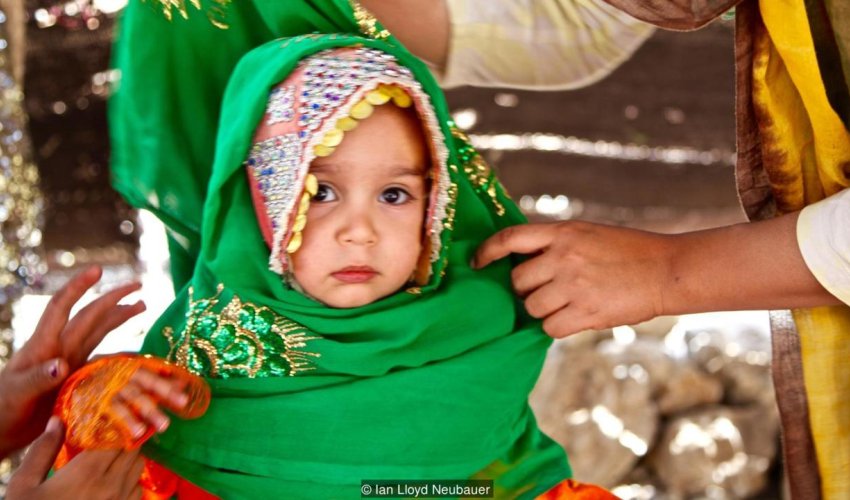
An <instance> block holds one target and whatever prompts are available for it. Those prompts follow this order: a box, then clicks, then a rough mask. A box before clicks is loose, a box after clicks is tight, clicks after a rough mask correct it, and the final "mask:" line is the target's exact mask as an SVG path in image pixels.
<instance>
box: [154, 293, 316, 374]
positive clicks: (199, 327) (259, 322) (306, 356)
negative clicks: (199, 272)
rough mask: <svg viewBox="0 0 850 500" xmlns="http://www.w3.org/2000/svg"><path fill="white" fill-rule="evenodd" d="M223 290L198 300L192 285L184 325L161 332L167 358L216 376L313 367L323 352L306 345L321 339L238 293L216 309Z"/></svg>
mask: <svg viewBox="0 0 850 500" xmlns="http://www.w3.org/2000/svg"><path fill="white" fill-rule="evenodd" d="M223 289H224V287H223V286H222V285H219V286H218V289H217V292H216V294H215V296H213V297H212V298H208V299H198V300H195V298H194V291H193V289H192V288H189V310H188V311H187V313H186V327H185V329H184V330H183V331H182V332H181V333H180V334H179V335H175V334H174V329H173V328H171V327H165V328H163V330H162V334H163V336H165V338H166V340H167V341H168V346H169V351H168V356H167V359H168V360H169V361H172V362H174V363H177V364H178V365H180V366H182V367H184V368H186V369H188V370H189V371H191V372H192V373H195V374H198V375H203V376H207V377H212V378H238V377H248V378H259V377H280V376H293V375H297V374H299V373H302V372H305V371H309V370H312V369H315V366H313V362H314V360H315V358H318V357H320V356H321V355H320V354H319V353H315V352H308V351H305V350H303V349H304V348H305V347H307V345H308V344H309V343H310V341H312V340H315V339H317V338H319V337H316V336H312V334H311V332H310V331H309V330H307V329H306V328H305V327H304V326H302V325H300V324H298V323H296V322H294V321H292V320H290V319H288V318H285V317H283V316H281V315H279V314H277V313H275V312H274V311H272V310H271V309H269V308H267V307H261V306H257V305H254V304H251V303H250V302H243V301H242V300H241V299H240V298H239V297H237V296H236V295H234V296H233V298H232V299H231V300H230V302H229V303H228V304H227V305H226V306H225V307H224V308H223V309H222V310H221V311H220V312H215V311H214V309H215V308H216V307H217V306H218V304H219V301H220V296H221V293H222V290H223Z"/></svg>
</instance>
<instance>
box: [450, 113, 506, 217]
mask: <svg viewBox="0 0 850 500" xmlns="http://www.w3.org/2000/svg"><path fill="white" fill-rule="evenodd" d="M451 130H452V137H454V138H455V141H457V143H458V155H460V163H461V167H462V168H463V172H464V173H465V174H466V176H467V177H469V180H470V182H472V186H473V187H474V188H475V190H476V191H477V192H479V193H481V194H483V195H485V196H488V197H489V198H490V201H491V202H492V203H493V206H494V207H495V208H496V213H497V214H499V215H505V207H504V206H503V205H502V203H501V202H500V201H499V198H498V196H497V189H500V190H502V192H504V191H505V190H504V188H503V187H502V186H501V184H500V183H499V179H497V178H496V175H495V174H494V173H493V171H492V170H491V169H490V166H489V165H487V162H486V161H484V158H482V157H481V154H479V153H478V151H476V150H475V148H474V147H472V144H471V143H470V141H469V137H467V135H466V134H465V133H464V132H463V131H462V130H461V129H459V128H458V127H457V126H455V125H454V124H453V125H452V127H451Z"/></svg>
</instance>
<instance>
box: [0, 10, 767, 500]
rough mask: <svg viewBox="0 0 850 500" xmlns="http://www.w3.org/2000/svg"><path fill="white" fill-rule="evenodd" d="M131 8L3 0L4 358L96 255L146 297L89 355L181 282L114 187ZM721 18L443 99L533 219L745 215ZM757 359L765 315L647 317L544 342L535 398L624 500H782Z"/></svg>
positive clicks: (679, 227)
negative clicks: (580, 79) (549, 82)
mask: <svg viewBox="0 0 850 500" xmlns="http://www.w3.org/2000/svg"><path fill="white" fill-rule="evenodd" d="M125 4H126V0H100V1H97V0H73V1H68V2H57V1H49V0H26V1H24V0H17V1H9V0H3V1H0V7H2V12H1V13H0V92H2V100H1V101H2V102H0V171H2V177H0V237H2V240H0V364H2V363H3V361H2V360H5V359H6V358H8V356H9V354H10V352H11V350H12V349H14V348H15V346H20V345H21V344H22V343H23V342H24V341H25V340H26V339H27V338H28V336H29V335H30V334H31V332H32V330H33V329H34V327H35V324H36V323H37V321H38V318H39V316H40V313H41V310H42V309H43V308H44V306H45V304H46V302H47V300H48V298H49V296H50V295H51V294H52V293H53V292H54V291H55V290H56V289H57V288H58V287H59V286H61V285H62V284H63V283H64V282H65V281H66V280H67V279H68V277H69V276H71V275H72V274H74V273H75V272H77V271H78V270H80V269H81V268H83V267H85V266H86V265H88V264H93V263H97V264H100V265H102V266H104V267H105V273H104V279H103V283H102V286H101V288H100V289H99V290H97V291H96V293H101V292H102V291H103V290H105V289H109V288H111V287H113V286H115V285H117V284H120V283H124V282H127V281H130V280H133V279H140V280H141V281H142V283H143V290H142V291H141V292H140V294H139V295H140V297H139V296H136V297H131V299H132V300H135V299H136V298H143V299H144V300H145V302H146V303H147V305H148V312H147V313H145V314H144V315H142V316H140V317H138V318H136V320H135V321H134V322H132V323H131V324H127V325H125V326H124V327H122V328H121V329H120V330H118V331H116V332H114V333H113V334H111V335H110V336H109V337H107V340H106V341H105V342H104V344H103V345H102V346H101V347H100V348H99V349H98V351H97V352H98V353H104V352H114V351H121V350H134V349H136V348H138V346H139V345H140V344H141V340H142V336H143V335H144V332H145V331H146V328H147V327H148V326H149V325H150V324H151V323H152V322H153V320H154V319H155V318H156V317H157V316H158V315H159V313H160V312H161V311H162V310H163V309H164V308H165V307H166V306H167V305H168V303H169V301H170V299H171V297H172V296H173V295H172V294H171V285H170V281H169V278H168V272H167V269H168V261H167V259H168V253H167V248H166V243H165V236H164V233H163V229H162V226H161V225H160V224H159V223H158V221H157V220H156V219H155V218H154V217H152V216H151V215H150V214H149V213H146V212H138V211H136V210H133V209H131V208H130V207H129V206H127V205H126V204H125V203H124V202H123V201H122V199H121V198H120V197H119V196H118V195H117V194H116V193H115V192H114V191H113V190H112V189H111V187H110V183H109V142H108V133H107V122H106V99H107V97H108V92H109V85H110V84H111V83H112V82H115V81H117V80H118V79H119V78H120V75H119V74H117V73H116V72H114V71H110V69H109V58H110V45H111V43H112V40H113V37H114V36H115V21H116V16H117V15H120V11H121V9H122V8H123V6H124V5H125ZM732 25H733V20H732V16H731V15H727V16H726V17H725V18H724V19H722V20H720V21H717V22H714V23H713V24H711V25H709V26H708V27H706V28H704V29H702V30H699V31H696V32H691V33H676V32H656V34H655V35H654V36H653V37H652V38H650V39H649V40H648V41H647V42H646V43H645V44H644V45H643V46H642V47H641V48H640V49H639V50H638V51H637V52H636V54H635V55H634V56H633V57H632V58H631V59H630V60H629V61H627V62H626V63H625V64H623V65H622V66H621V67H620V68H618V69H617V70H616V71H615V72H614V73H613V74H612V75H611V76H609V77H608V78H606V79H605V80H603V81H601V82H598V83H596V84H594V85H592V86H590V87H587V88H585V89H581V90H573V91H567V92H525V91H516V90H507V89H474V88H460V89H454V90H451V91H449V92H448V99H449V103H450V105H451V106H452V109H453V110H454V115H455V120H456V122H457V124H458V125H459V126H460V127H461V128H463V129H465V130H466V131H467V133H468V134H469V135H470V137H471V139H472V140H473V143H474V144H475V145H476V146H477V147H478V148H479V150H480V151H481V152H482V154H484V156H485V157H486V159H487V160H488V161H489V162H490V164H491V165H492V166H493V167H494V168H495V169H496V170H497V171H498V172H499V175H500V177H501V179H502V181H503V183H504V184H505V186H506V187H507V189H508V191H509V192H510V193H511V194H512V196H513V197H514V198H515V199H516V200H517V201H518V202H519V203H520V205H521V207H522V209H523V210H524V211H525V212H526V213H527V214H528V216H529V217H530V218H531V219H532V220H536V221H557V220H568V219H580V220H589V221H594V222H602V223H607V224H613V225H623V226H628V227H634V228H641V229H648V230H653V231H660V232H670V233H672V232H681V231H689V230H695V229H702V228H708V227H714V226H719V225H727V224H733V223H736V222H742V221H743V220H744V216H743V212H742V211H741V209H740V208H739V207H738V201H737V197H736V194H735V183H734V162H735V133H734V54H733V28H732ZM96 293H95V294H92V297H91V298H93V297H94V296H95V295H96ZM769 361H770V342H769V330H768V320H767V313H766V312H764V311H748V312H734V313H713V314H701V315H689V316H682V317H664V318H658V319H656V320H653V321H651V322H649V323H646V324H642V325H631V326H622V327H618V328H614V329H613V330H607V331H595V332H584V333H582V334H579V335H576V336H573V337H571V338H569V339H565V340H562V341H557V342H555V343H554V344H553V346H552V349H551V351H550V355H549V357H548V359H547V362H546V366H545V367H544V370H543V374H542V375H541V378H540V381H539V383H538V387H537V388H536V389H535V392H534V393H533V394H532V398H531V402H532V406H533V408H534V410H535V412H536V414H537V416H538V419H539V421H540V425H541V427H542V428H543V429H544V430H545V431H546V432H547V433H548V434H550V435H551V436H552V437H553V438H555V439H556V440H557V441H558V442H560V443H561V444H562V445H563V446H564V447H565V448H566V449H567V451H568V452H569V455H570V459H571V462H572V465H573V468H574V472H575V476H576V478H577V479H579V480H582V481H588V482H595V483H598V484H602V485H604V486H606V487H609V488H611V489H613V491H614V492H615V493H616V494H617V495H619V496H620V497H622V498H625V499H629V498H634V499H655V498H657V499H685V498H711V499H733V498H780V497H781V496H782V486H781V485H782V473H781V471H782V466H781V463H779V460H780V458H779V434H778V416H777V413H776V409H775V404H774V400H773V389H772V386H771V380H770V373H769ZM13 467H14V461H7V462H5V463H3V464H2V465H0V480H2V481H5V480H6V479H8V476H9V474H10V471H11V470H12V468H13ZM0 488H2V485H0ZM0 495H2V492H0Z"/></svg>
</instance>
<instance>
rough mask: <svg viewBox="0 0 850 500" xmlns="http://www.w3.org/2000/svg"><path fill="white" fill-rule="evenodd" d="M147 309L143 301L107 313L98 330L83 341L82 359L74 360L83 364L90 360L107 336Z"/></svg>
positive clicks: (116, 307)
mask: <svg viewBox="0 0 850 500" xmlns="http://www.w3.org/2000/svg"><path fill="white" fill-rule="evenodd" d="M145 309H147V306H146V305H145V303H144V302H142V301H141V300H140V301H138V302H136V303H134V304H130V305H124V304H122V305H118V306H115V307H114V308H112V309H111V310H109V311H107V312H106V317H104V318H102V321H101V323H100V324H99V325H98V326H97V327H96V330H95V331H94V332H92V333H91V334H90V335H88V336H86V337H84V338H83V340H82V345H80V346H79V348H78V349H77V351H78V354H79V355H80V356H81V357H82V359H80V358H76V359H74V361H78V362H79V363H82V362H83V361H85V360H86V359H87V358H88V355H89V354H91V352H92V351H93V350H94V349H95V347H97V346H98V344H100V342H101V341H102V340H103V338H104V337H105V336H107V335H108V334H109V333H110V332H112V331H113V330H115V329H116V328H118V327H119V326H121V325H123V324H124V323H125V322H126V321H127V320H129V319H130V318H132V317H134V316H136V315H138V314H141V313H143V312H144V311H145Z"/></svg>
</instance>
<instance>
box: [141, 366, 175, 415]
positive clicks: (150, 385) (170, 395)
mask: <svg viewBox="0 0 850 500" xmlns="http://www.w3.org/2000/svg"><path fill="white" fill-rule="evenodd" d="M130 382H131V383H135V384H137V385H138V386H139V387H140V388H141V389H143V390H145V391H147V392H149V393H151V394H154V395H156V396H158V397H159V398H160V400H161V401H163V402H164V403H165V404H166V405H167V406H168V407H170V408H173V409H175V410H180V409H182V408H183V407H184V406H186V404H187V403H188V402H189V396H187V395H186V393H185V392H183V391H184V390H185V389H186V382H185V381H183V380H178V379H175V378H166V377H162V376H159V375H156V374H154V373H151V372H149V371H148V370H145V369H144V368H141V369H139V370H136V373H134V374H133V376H132V377H131V378H130Z"/></svg>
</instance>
